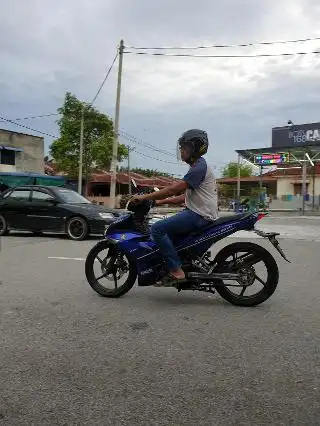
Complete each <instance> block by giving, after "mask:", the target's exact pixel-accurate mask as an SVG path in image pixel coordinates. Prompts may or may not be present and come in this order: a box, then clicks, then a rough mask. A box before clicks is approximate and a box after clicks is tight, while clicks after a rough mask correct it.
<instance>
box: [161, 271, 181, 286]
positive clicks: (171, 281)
mask: <svg viewBox="0 0 320 426" xmlns="http://www.w3.org/2000/svg"><path fill="white" fill-rule="evenodd" d="M186 281H188V280H187V279H186V278H177V277H175V276H174V275H172V274H171V273H169V274H168V275H166V276H165V277H163V278H162V279H161V280H160V281H157V282H156V283H155V284H154V286H155V287H175V286H176V285H177V284H181V283H184V282H186Z"/></svg>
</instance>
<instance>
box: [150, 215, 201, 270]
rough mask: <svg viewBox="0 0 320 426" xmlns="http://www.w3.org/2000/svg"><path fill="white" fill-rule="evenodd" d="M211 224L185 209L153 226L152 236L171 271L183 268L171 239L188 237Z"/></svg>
mask: <svg viewBox="0 0 320 426" xmlns="http://www.w3.org/2000/svg"><path fill="white" fill-rule="evenodd" d="M207 224H209V221H208V220H206V219H204V218H203V217H202V216H200V215H198V214H197V213H195V212H193V211H192V210H188V209H185V210H183V211H181V212H179V213H177V214H175V215H174V216H171V217H169V218H168V219H163V220H159V221H158V222H156V223H154V224H153V225H152V226H151V236H152V239H153V241H154V242H155V243H156V244H157V246H158V248H159V251H160V253H161V254H162V256H163V257H164V259H165V260H166V262H167V266H168V268H169V270H170V271H176V270H177V269H179V268H181V260H180V258H179V256H178V253H177V251H176V250H175V248H174V245H173V243H172V241H171V239H170V237H172V236H174V235H179V234H185V235H186V236H187V235H188V233H189V232H192V231H195V230H196V229H198V228H202V227H204V226H206V225H207Z"/></svg>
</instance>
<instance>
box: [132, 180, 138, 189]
mask: <svg viewBox="0 0 320 426" xmlns="http://www.w3.org/2000/svg"><path fill="white" fill-rule="evenodd" d="M131 183H132V185H133V186H134V187H135V188H137V184H136V181H135V180H134V179H131Z"/></svg>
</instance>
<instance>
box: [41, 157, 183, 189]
mask: <svg viewBox="0 0 320 426" xmlns="http://www.w3.org/2000/svg"><path fill="white" fill-rule="evenodd" d="M44 170H45V173H46V174H48V175H56V176H66V174H65V173H63V172H57V171H55V167H54V164H53V163H51V162H49V163H46V164H45V166H44ZM130 177H131V178H133V179H134V180H135V181H136V183H137V185H139V186H149V187H153V186H157V187H160V188H163V187H165V186H167V185H170V184H171V183H172V182H178V181H179V180H180V179H176V178H171V177H170V178H169V177H165V176H154V177H151V178H148V177H146V176H144V175H142V174H140V173H134V172H132V173H130ZM128 181H129V176H128V173H127V172H120V173H117V183H119V184H124V185H127V184H128ZM90 182H91V183H110V182H111V173H110V172H107V171H105V172H100V173H94V174H93V175H92V177H91V179H90Z"/></svg>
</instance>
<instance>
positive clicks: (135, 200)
mask: <svg viewBox="0 0 320 426" xmlns="http://www.w3.org/2000/svg"><path fill="white" fill-rule="evenodd" d="M144 200H145V196H144V195H133V196H132V197H131V198H130V200H129V203H132V204H140V203H142V201H144Z"/></svg>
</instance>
